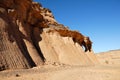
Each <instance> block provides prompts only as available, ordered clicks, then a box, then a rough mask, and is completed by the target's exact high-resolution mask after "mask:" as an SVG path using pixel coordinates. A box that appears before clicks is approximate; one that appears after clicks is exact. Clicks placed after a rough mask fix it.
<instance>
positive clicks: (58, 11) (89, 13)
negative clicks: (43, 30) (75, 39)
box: [34, 0, 120, 53]
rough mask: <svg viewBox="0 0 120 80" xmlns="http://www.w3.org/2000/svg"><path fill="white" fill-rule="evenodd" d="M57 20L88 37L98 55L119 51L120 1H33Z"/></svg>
mask: <svg viewBox="0 0 120 80" xmlns="http://www.w3.org/2000/svg"><path fill="white" fill-rule="evenodd" d="M34 1H36V2H40V3H41V4H42V6H43V7H45V8H49V9H50V10H51V11H52V13H53V15H54V17H55V19H56V20H57V21H58V22H59V23H61V24H64V25H65V26H68V27H69V28H70V29H72V30H78V31H79V32H81V33H82V34H83V35H85V36H89V37H90V39H91V40H92V42H93V50H94V52H95V53H98V52H104V51H108V50H115V49H120V0H34Z"/></svg>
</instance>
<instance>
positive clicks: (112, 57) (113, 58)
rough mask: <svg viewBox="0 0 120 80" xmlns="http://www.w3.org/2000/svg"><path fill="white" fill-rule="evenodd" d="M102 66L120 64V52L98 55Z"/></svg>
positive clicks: (114, 51) (112, 51)
mask: <svg viewBox="0 0 120 80" xmlns="http://www.w3.org/2000/svg"><path fill="white" fill-rule="evenodd" d="M96 55H97V58H98V60H99V61H100V63H101V64H112V65H118V64H120V50H111V51H107V52H101V53H98V54H96Z"/></svg>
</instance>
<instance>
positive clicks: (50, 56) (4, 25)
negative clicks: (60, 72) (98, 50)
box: [0, 0, 98, 70]
mask: <svg viewBox="0 0 120 80" xmlns="http://www.w3.org/2000/svg"><path fill="white" fill-rule="evenodd" d="M61 31H63V32H65V33H63V34H61ZM66 31H67V33H70V34H67V33H66ZM71 32H72V34H71ZM80 35H81V36H80ZM84 38H85V36H83V35H82V34H81V33H79V32H76V31H71V30H69V29H68V28H66V27H64V25H62V24H59V23H58V22H57V21H56V20H55V19H54V16H53V15H52V12H51V11H50V10H49V9H47V8H43V7H42V5H41V4H39V3H36V2H32V0H0V70H5V69H18V68H31V67H34V66H41V65H44V64H45V63H46V64H56V63H59V64H69V65H88V64H95V63H97V62H98V61H97V59H96V57H95V55H94V54H93V51H91V46H92V42H91V41H90V39H89V38H87V39H86V41H84ZM82 46H84V47H85V51H86V52H85V51H84V49H83V48H82Z"/></svg>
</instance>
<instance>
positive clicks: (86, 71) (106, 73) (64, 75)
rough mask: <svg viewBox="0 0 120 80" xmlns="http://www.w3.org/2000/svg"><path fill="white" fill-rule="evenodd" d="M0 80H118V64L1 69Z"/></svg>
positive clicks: (119, 76)
mask: <svg viewBox="0 0 120 80" xmlns="http://www.w3.org/2000/svg"><path fill="white" fill-rule="evenodd" d="M0 80H120V65H92V66H69V65H61V66H60V65H59V66H53V65H51V66H50V65H49V66H48V65H44V66H42V67H34V68H32V69H18V70H5V71H1V72H0Z"/></svg>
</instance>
